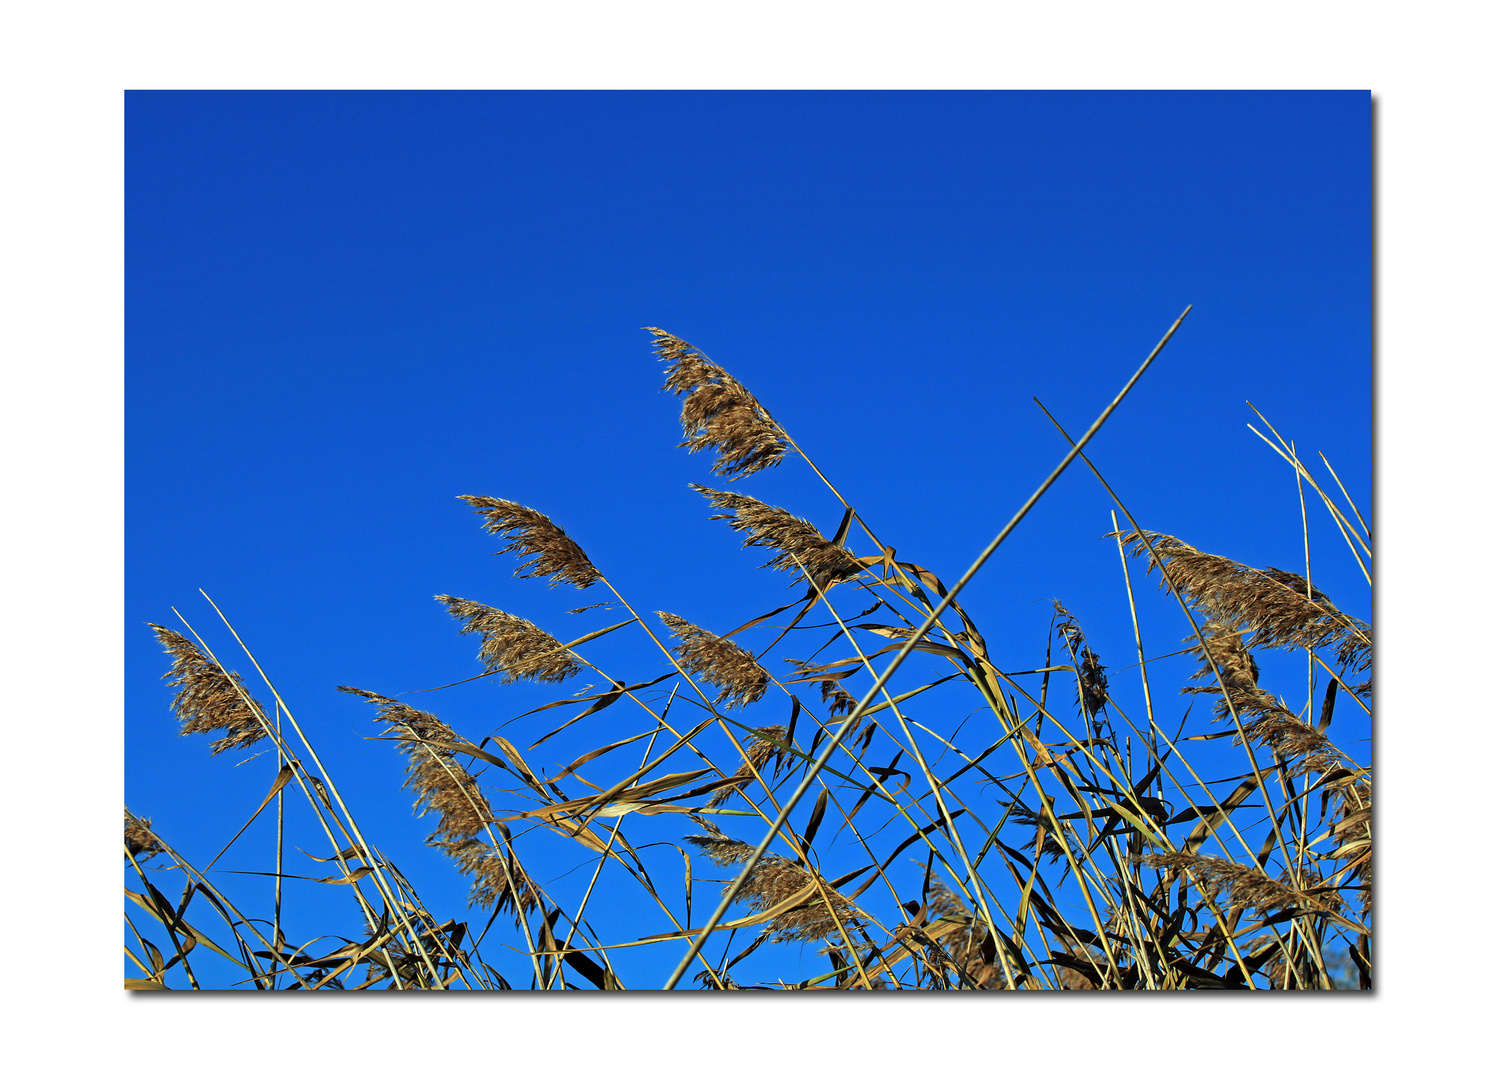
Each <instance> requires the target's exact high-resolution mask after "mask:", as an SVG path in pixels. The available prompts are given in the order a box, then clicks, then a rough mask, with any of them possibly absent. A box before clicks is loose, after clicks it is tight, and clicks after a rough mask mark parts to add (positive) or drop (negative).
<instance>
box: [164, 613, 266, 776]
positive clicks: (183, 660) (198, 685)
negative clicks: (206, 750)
mask: <svg viewBox="0 0 1496 1080" xmlns="http://www.w3.org/2000/svg"><path fill="white" fill-rule="evenodd" d="M146 625H147V626H149V627H150V628H151V629H152V630H154V631H155V632H156V637H157V639H158V640H160V642H161V644H162V645H164V646H165V647H166V651H167V652H168V653H170V654H171V655H172V657H173V663H172V665H171V668H170V670H168V671H167V673H166V674H165V675H164V676H162V677H163V678H165V679H167V680H168V682H167V684H166V685H167V686H177V687H181V689H180V690H178V691H177V696H176V699H175V700H174V701H173V702H172V708H173V709H174V710H175V711H176V714H177V717H178V718H179V719H180V720H181V721H182V734H183V735H195V734H198V733H200V732H209V731H223V732H226V734H225V735H224V736H223V738H221V739H218V740H217V741H215V742H214V743H213V744H212V751H213V753H215V754H221V753H223V752H224V751H225V750H231V749H235V748H238V747H245V746H252V745H254V744H255V743H257V742H259V741H260V740H261V739H263V738H264V737H265V726H264V723H263V721H262V718H263V717H264V715H265V710H264V709H263V708H262V707H261V705H260V703H259V702H258V701H256V700H255V699H254V698H252V697H250V696H249V693H248V691H246V690H245V689H244V680H243V679H241V678H240V677H239V673H238V672H237V671H224V670H223V668H221V667H219V666H218V665H217V664H215V663H214V662H213V661H211V660H209V659H208V658H207V657H206V656H204V655H203V654H202V653H201V652H200V651H199V650H198V647H197V646H196V645H194V644H193V643H192V642H191V641H190V640H188V639H187V638H185V637H183V636H182V635H181V634H178V633H177V632H176V631H174V630H168V629H167V628H166V627H164V626H157V625H156V624H155V623H147V624H146Z"/></svg>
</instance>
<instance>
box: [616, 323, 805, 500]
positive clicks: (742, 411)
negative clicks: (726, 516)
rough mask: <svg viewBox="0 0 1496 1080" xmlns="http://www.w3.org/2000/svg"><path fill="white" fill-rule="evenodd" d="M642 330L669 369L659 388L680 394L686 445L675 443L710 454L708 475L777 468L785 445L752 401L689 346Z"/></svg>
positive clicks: (734, 475) (653, 329) (770, 420)
mask: <svg viewBox="0 0 1496 1080" xmlns="http://www.w3.org/2000/svg"><path fill="white" fill-rule="evenodd" d="M645 329H646V330H648V331H649V332H650V333H652V334H654V336H655V349H656V351H657V352H658V353H659V356H660V359H661V360H664V361H666V362H667V363H668V364H669V365H670V366H669V367H667V368H666V369H665V389H666V390H670V391H672V392H673V393H675V394H676V395H677V396H680V395H682V394H684V395H685V401H684V402H683V403H682V405H681V413H680V426H681V430H682V432H683V433H684V434H685V436H686V441H685V442H683V443H681V444H680V445H681V446H684V447H686V449H687V450H689V451H690V452H691V453H693V454H694V453H696V452H697V451H698V450H716V451H717V461H716V463H715V464H714V465H713V466H712V472H713V473H714V474H715V475H718V476H726V477H728V478H729V479H738V478H740V477H744V476H752V475H753V474H754V473H756V472H758V471H759V470H761V469H767V468H771V467H772V466H775V465H778V464H779V462H780V460H781V459H782V458H783V457H784V452H785V449H786V446H787V443H786V440H785V437H784V433H783V432H782V431H781V430H780V429H779V425H778V424H776V423H774V420H773V418H772V417H770V416H769V413H768V410H767V409H765V408H764V407H763V406H762V405H760V404H759V403H758V399H757V398H755V397H754V396H753V395H752V394H750V393H749V392H748V390H747V389H746V388H745V387H744V386H743V384H742V383H740V382H738V380H736V379H734V378H733V377H732V376H731V375H730V374H728V373H727V372H726V371H724V370H723V369H722V368H720V367H718V366H717V365H716V364H714V363H712V362H711V361H710V360H708V359H707V358H706V357H704V356H702V355H701V353H699V352H697V351H696V350H695V349H694V348H693V347H692V346H691V344H690V343H689V342H685V341H682V340H681V339H680V338H678V337H676V336H675V335H674V334H668V333H666V332H665V331H664V330H661V329H659V328H657V327H653V326H647V327H645Z"/></svg>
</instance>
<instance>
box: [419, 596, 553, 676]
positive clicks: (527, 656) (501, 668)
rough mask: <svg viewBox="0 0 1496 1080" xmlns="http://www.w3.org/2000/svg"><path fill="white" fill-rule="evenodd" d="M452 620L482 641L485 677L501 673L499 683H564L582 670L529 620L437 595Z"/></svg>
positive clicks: (481, 605)
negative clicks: (517, 680)
mask: <svg viewBox="0 0 1496 1080" xmlns="http://www.w3.org/2000/svg"><path fill="white" fill-rule="evenodd" d="M436 599H437V600H439V601H440V602H441V603H443V604H445V605H447V610H448V611H450V612H451V613H452V616H453V618H457V619H461V620H463V627H462V630H461V631H459V632H460V633H463V634H477V635H478V636H479V637H481V638H482V639H483V647H482V648H480V649H479V650H478V659H479V660H482V661H483V664H484V672H483V673H484V674H485V675H491V674H495V673H502V676H503V677H502V678H501V679H500V680H499V681H500V682H505V683H511V682H514V681H515V680H516V679H534V680H536V681H537V682H564V681H565V680H567V679H569V678H571V677H572V676H574V675H576V674H577V673H578V672H580V671H581V670H582V665H581V664H580V663H578V662H577V660H576V659H574V658H573V657H572V655H571V652H570V651H569V650H568V649H567V648H566V646H565V645H563V644H562V643H561V642H559V641H557V640H556V639H555V638H553V637H551V635H550V634H547V633H546V632H545V631H544V630H542V629H541V628H540V627H538V626H536V625H535V624H534V623H532V622H530V621H529V620H528V619H521V618H520V617H519V616H518V615H510V614H509V613H508V612H507V611H500V610H499V609H498V608H491V607H489V606H488V605H487V604H480V603H478V602H477V601H476V600H464V599H462V598H461V597H460V596H438V597H437V598H436Z"/></svg>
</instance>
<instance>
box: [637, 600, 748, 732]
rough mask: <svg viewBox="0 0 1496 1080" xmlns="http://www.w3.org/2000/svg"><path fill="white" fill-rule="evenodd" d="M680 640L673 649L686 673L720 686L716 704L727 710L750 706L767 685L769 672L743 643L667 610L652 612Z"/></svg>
mask: <svg viewBox="0 0 1496 1080" xmlns="http://www.w3.org/2000/svg"><path fill="white" fill-rule="evenodd" d="M655 614H657V615H658V616H659V617H660V621H661V622H663V623H664V624H665V625H666V626H668V627H669V628H670V631H671V633H673V634H674V635H675V636H676V637H677V638H678V639H679V640H680V642H681V645H680V648H678V649H676V650H675V654H676V656H677V657H678V658H679V659H680V665H681V668H682V670H684V671H685V672H686V673H687V674H688V675H699V676H700V677H701V680H702V681H703V682H705V683H709V684H710V685H712V686H716V687H719V688H720V689H721V693H719V694H718V695H717V699H716V704H718V705H726V706H727V707H728V708H730V709H737V708H742V707H743V706H744V705H752V704H753V703H754V702H755V701H757V700H758V699H759V698H761V697H763V696H764V691H765V690H767V689H768V687H769V673H768V672H767V671H765V670H764V669H763V668H762V667H761V666H760V665H759V662H758V661H757V660H755V659H754V657H753V654H752V653H751V652H749V651H748V650H747V649H744V648H743V647H742V646H740V645H737V644H736V643H734V642H732V641H729V640H728V639H727V638H721V637H718V636H717V635H716V634H713V633H710V632H709V631H706V630H703V629H702V628H701V627H699V626H694V625H692V624H691V623H688V622H687V621H686V620H685V619H682V618H681V617H680V616H679V615H672V614H670V612H668V611H657V612H655Z"/></svg>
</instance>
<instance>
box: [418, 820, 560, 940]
mask: <svg viewBox="0 0 1496 1080" xmlns="http://www.w3.org/2000/svg"><path fill="white" fill-rule="evenodd" d="M436 846H437V847H439V848H441V849H442V850H443V851H445V852H446V853H447V856H448V858H450V859H451V860H452V861H453V862H454V863H456V864H457V868H458V870H460V871H461V872H462V873H463V875H465V876H466V877H470V878H472V880H473V894H472V897H471V899H470V902H471V903H472V904H474V905H476V906H478V907H491V908H494V909H495V910H496V911H510V912H513V913H514V921H515V924H516V925H518V924H519V921H520V920H521V919H522V918H523V916H524V914H525V913H528V912H531V911H534V910H535V909H536V908H539V907H540V906H541V896H540V891H539V890H538V889H537V888H536V887H535V883H534V882H533V881H532V880H531V879H530V876H529V875H528V874H526V873H525V869H524V867H523V866H521V865H520V863H519V860H518V859H516V858H515V857H514V853H513V852H512V851H511V852H509V853H508V854H507V855H506V854H501V853H499V852H498V851H496V850H494V848H493V847H491V846H490V845H488V844H485V843H484V842H483V841H482V840H478V839H468V840H447V841H442V842H439V843H437V844H436Z"/></svg>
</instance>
